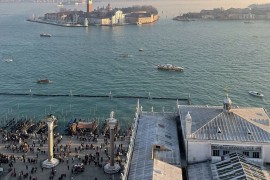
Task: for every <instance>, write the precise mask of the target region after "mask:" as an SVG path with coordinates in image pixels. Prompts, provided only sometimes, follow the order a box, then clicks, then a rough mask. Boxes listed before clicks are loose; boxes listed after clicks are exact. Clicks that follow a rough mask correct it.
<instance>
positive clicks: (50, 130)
mask: <svg viewBox="0 0 270 180" xmlns="http://www.w3.org/2000/svg"><path fill="white" fill-rule="evenodd" d="M47 125H48V153H49V159H48V160H49V161H50V162H51V161H52V159H53V121H49V120H48V121H47Z"/></svg>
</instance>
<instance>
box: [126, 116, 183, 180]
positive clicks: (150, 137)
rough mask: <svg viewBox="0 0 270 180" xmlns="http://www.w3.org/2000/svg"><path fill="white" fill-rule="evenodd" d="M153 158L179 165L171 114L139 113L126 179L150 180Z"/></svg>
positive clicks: (176, 140)
mask: <svg viewBox="0 0 270 180" xmlns="http://www.w3.org/2000/svg"><path fill="white" fill-rule="evenodd" d="M152 150H154V154H152ZM153 157H154V158H155V159H158V160H161V161H164V162H166V163H169V164H173V165H180V152H179V144H178V134H177V129H176V121H175V115H174V114H173V113H144V112H143V113H141V116H140V118H139V124H138V130H137V135H136V140H135V147H134V151H133V156H132V161H131V166H130V171H129V177H128V179H130V180H132V179H144V180H147V179H152V178H153V171H154V160H153ZM160 170H161V171H163V170H164V169H160Z"/></svg>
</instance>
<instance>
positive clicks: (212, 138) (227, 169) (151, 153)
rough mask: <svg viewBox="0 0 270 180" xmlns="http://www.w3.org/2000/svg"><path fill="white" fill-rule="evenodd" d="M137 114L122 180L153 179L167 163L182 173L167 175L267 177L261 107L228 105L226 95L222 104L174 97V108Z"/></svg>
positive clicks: (269, 129)
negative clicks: (158, 164)
mask: <svg viewBox="0 0 270 180" xmlns="http://www.w3.org/2000/svg"><path fill="white" fill-rule="evenodd" d="M138 107H139V106H138ZM138 107H137V109H139V108H138ZM137 113H138V114H139V115H137V118H136V119H137V122H136V121H135V124H136V123H137V125H136V126H135V129H134V131H135V135H134V136H133V138H134V141H135V142H134V146H131V147H132V148H131V150H132V158H131V162H130V163H127V164H128V167H127V168H126V169H127V171H128V173H126V174H128V179H146V180H147V179H149V180H150V179H155V177H158V176H159V175H161V174H167V173H165V171H166V170H165V169H166V168H168V167H169V166H170V168H171V169H172V168H176V170H175V171H176V172H181V173H182V174H180V173H175V174H173V173H170V174H171V175H172V176H171V177H170V179H182V178H188V179H194V180H195V179H202V180H209V179H217V180H218V179H224V178H225V179H226V178H227V179H270V176H269V173H270V171H269V165H270V144H269V142H270V117H269V115H268V113H267V111H266V110H265V109H263V108H257V107H242V108H240V107H238V106H233V104H232V100H231V99H230V98H229V97H228V95H227V96H226V97H225V99H224V101H223V105H222V106H208V105H179V103H178V101H177V111H176V112H162V113H161V112H159V113H158V112H154V111H153V110H152V112H142V110H140V111H139V112H137ZM131 142H133V140H131ZM157 160H158V161H161V163H163V166H162V167H159V168H157V167H155V162H156V161H157ZM177 168H179V169H177ZM185 172H187V173H185ZM164 178H165V176H164V177H163V179H164ZM124 179H125V178H124Z"/></svg>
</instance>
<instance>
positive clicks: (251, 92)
mask: <svg viewBox="0 0 270 180" xmlns="http://www.w3.org/2000/svg"><path fill="white" fill-rule="evenodd" d="M248 93H249V94H251V95H253V96H257V97H263V94H262V93H259V92H256V91H249V92H248Z"/></svg>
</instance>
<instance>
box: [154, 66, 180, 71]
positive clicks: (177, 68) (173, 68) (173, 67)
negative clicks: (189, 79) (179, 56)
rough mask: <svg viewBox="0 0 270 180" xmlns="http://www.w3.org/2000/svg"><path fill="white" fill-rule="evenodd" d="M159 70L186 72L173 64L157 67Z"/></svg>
mask: <svg viewBox="0 0 270 180" xmlns="http://www.w3.org/2000/svg"><path fill="white" fill-rule="evenodd" d="M157 69H159V70H168V71H184V68H182V67H180V66H175V65H172V64H164V65H157Z"/></svg>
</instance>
